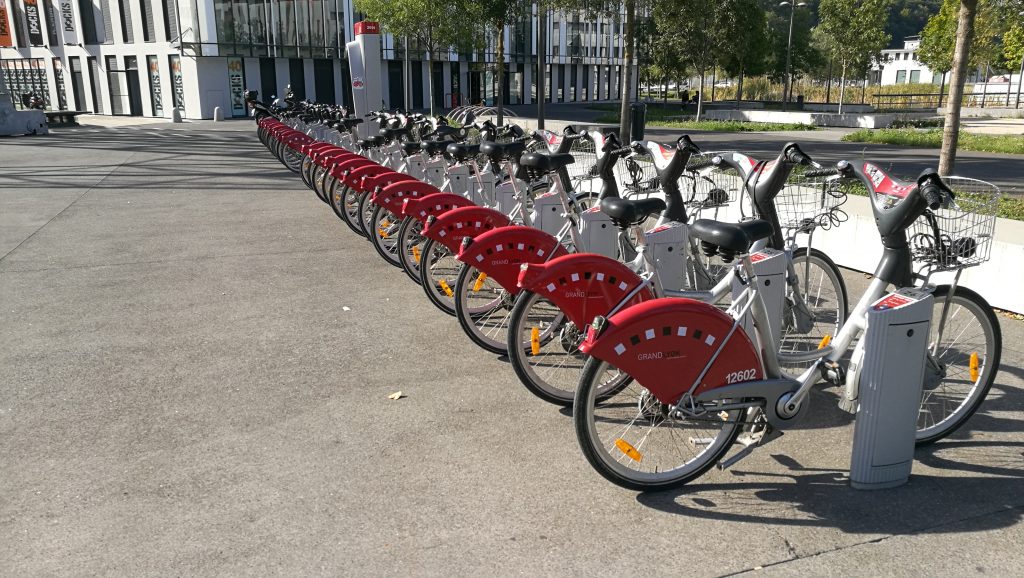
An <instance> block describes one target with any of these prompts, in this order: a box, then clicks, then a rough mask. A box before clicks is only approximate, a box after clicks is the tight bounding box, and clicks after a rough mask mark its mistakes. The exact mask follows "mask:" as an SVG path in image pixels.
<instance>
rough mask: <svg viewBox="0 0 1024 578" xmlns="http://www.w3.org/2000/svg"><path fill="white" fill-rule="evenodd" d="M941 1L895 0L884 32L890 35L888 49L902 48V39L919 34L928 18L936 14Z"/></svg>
mask: <svg viewBox="0 0 1024 578" xmlns="http://www.w3.org/2000/svg"><path fill="white" fill-rule="evenodd" d="M940 6H942V0H895V2H894V3H893V7H892V12H890V13H889V22H888V23H887V24H886V26H885V29H886V31H887V32H888V33H889V34H891V35H892V41H891V42H890V43H889V47H890V48H902V47H903V39H904V38H906V37H907V36H914V35H916V34H920V33H921V31H922V30H924V25H925V24H927V23H928V18H930V17H931V16H932V15H933V14H937V13H938V11H939V7H940Z"/></svg>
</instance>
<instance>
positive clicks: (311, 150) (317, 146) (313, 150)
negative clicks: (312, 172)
mask: <svg viewBox="0 0 1024 578" xmlns="http://www.w3.org/2000/svg"><path fill="white" fill-rule="evenodd" d="M332 148H334V145H332V144H331V143H327V142H322V141H318V140H317V141H313V142H311V143H309V144H306V145H303V147H302V152H303V153H304V154H305V155H306V156H310V157H313V158H316V155H318V154H320V153H323V152H326V151H328V150H330V149H332Z"/></svg>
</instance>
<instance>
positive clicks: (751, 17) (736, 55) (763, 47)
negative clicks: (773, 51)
mask: <svg viewBox="0 0 1024 578" xmlns="http://www.w3.org/2000/svg"><path fill="white" fill-rule="evenodd" d="M719 13H720V15H721V16H720V18H719V21H718V23H717V26H718V27H720V34H721V36H722V38H723V42H722V43H721V44H722V46H721V59H720V62H719V64H720V65H721V66H722V68H724V69H725V71H726V73H728V74H729V75H730V76H735V77H736V78H737V84H736V101H737V102H739V101H741V100H743V78H744V77H745V76H747V75H757V74H762V73H764V72H765V71H766V70H767V62H768V61H767V54H768V50H769V49H770V38H769V34H768V20H767V19H766V18H765V13H764V10H763V9H762V8H761V3H760V2H759V1H758V0H725V1H724V2H723V3H722V6H721V9H720V10H719Z"/></svg>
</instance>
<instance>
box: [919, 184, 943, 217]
mask: <svg viewBox="0 0 1024 578" xmlns="http://www.w3.org/2000/svg"><path fill="white" fill-rule="evenodd" d="M921 196H922V197H924V200H925V202H926V203H928V208H929V209H931V210H933V211H934V210H935V209H938V208H939V207H941V206H942V189H941V188H940V187H939V186H938V185H936V184H935V183H932V182H927V183H925V184H923V185H921Z"/></svg>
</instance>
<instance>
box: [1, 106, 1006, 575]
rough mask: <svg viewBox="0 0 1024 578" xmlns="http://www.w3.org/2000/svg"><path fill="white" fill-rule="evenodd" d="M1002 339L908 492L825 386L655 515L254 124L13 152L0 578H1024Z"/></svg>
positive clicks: (107, 132)
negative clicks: (964, 412)
mask: <svg viewBox="0 0 1024 578" xmlns="http://www.w3.org/2000/svg"><path fill="white" fill-rule="evenodd" d="M771 138H780V139H781V138H782V137H771V136H758V135H744V136H743V137H742V138H741V140H742V141H743V142H747V141H752V140H753V139H762V140H764V141H765V142H768V140H769V139H771ZM782 142H784V141H783V140H779V141H778V142H773V144H772V145H771V146H773V147H775V146H776V145H777V146H779V147H781V144H782ZM765 147H766V148H767V147H768V145H765ZM775 150H778V149H777V148H776V149H775ZM808 150H809V151H811V150H813V148H812V147H808ZM1007 162H1013V163H1017V165H1021V164H1024V160H1022V159H1021V158H1019V157H1017V158H1016V159H1011V160H1010V161H1007ZM1018 265H1019V264H1017V263H1015V264H1012V266H1018ZM846 280H847V283H848V285H849V288H850V293H851V298H855V297H856V296H859V294H860V292H861V290H862V289H863V288H864V287H865V286H866V282H867V279H866V277H865V275H864V274H862V273H857V272H853V271H848V272H847V276H846ZM999 319H1000V322H1001V324H1002V329H1003V339H1004V347H1005V349H1004V352H1003V365H1002V371H1001V372H1000V374H999V375H998V377H997V381H996V384H995V386H994V387H993V389H992V391H991V393H990V395H989V399H988V401H987V402H986V404H985V405H984V406H983V407H982V409H981V411H980V412H979V413H978V414H977V415H976V416H975V417H974V418H972V419H971V421H970V422H968V427H967V430H966V431H964V432H963V433H962V434H959V435H957V436H956V437H955V439H950V440H948V441H946V442H944V443H940V444H938V445H936V446H934V447H932V448H929V449H924V450H920V451H918V453H917V461H916V462H915V464H914V473H913V476H912V478H911V481H910V483H909V484H907V485H905V486H903V487H901V488H898V489H894V490H886V491H877V492H860V491H855V490H853V489H851V488H850V486H849V484H848V483H847V481H846V480H845V476H846V474H847V473H848V470H849V458H850V455H849V454H850V444H851V438H852V433H853V420H852V416H850V415H849V414H846V413H844V412H842V411H840V410H839V409H838V408H837V406H836V400H837V392H836V390H835V389H834V388H832V389H826V388H824V387H822V388H820V389H819V390H818V391H816V392H815V394H814V395H813V396H812V398H811V414H810V415H809V417H808V419H807V420H806V421H805V422H804V423H803V425H802V426H801V427H799V428H797V429H794V430H790V431H788V432H787V434H786V435H785V436H783V437H782V438H781V439H779V440H776V441H774V442H772V443H771V444H770V445H768V446H766V447H764V448H762V449H761V450H759V451H757V452H755V453H754V454H753V455H752V456H751V457H749V458H747V459H746V460H744V461H741V462H739V463H738V464H737V465H735V466H734V468H733V469H732V470H729V471H726V472H719V471H712V472H710V473H709V474H708V475H706V476H705V477H703V478H701V479H700V480H699V481H698V483H696V484H694V485H692V486H688V487H685V488H683V489H682V490H679V491H674V492H671V493H657V494H640V495H638V494H636V493H635V492H630V491H626V490H622V489H620V488H617V487H615V486H613V485H611V484H610V483H608V482H606V481H605V480H604V479H603V478H601V477H600V476H598V475H597V474H596V473H595V472H594V470H593V469H592V468H591V467H590V466H589V465H588V464H587V462H586V461H585V459H584V458H583V456H582V454H581V452H580V450H579V448H578V446H577V442H576V439H575V435H574V433H573V429H572V426H571V419H570V414H569V413H568V412H567V411H566V410H560V409H559V408H557V407H554V406H551V405H548V404H545V403H544V402H542V401H540V400H538V399H537V398H535V397H534V396H533V395H531V394H530V393H529V392H528V391H527V390H526V389H525V388H524V387H523V386H521V385H520V384H519V382H518V380H517V379H516V377H515V375H514V374H513V372H512V369H511V367H510V366H509V364H508V363H507V362H506V361H504V360H503V359H500V358H497V357H495V356H493V355H491V354H487V353H485V352H483V351H482V350H481V349H479V348H478V347H477V346H475V345H473V344H472V343H471V342H470V341H469V340H468V339H467V338H466V337H465V335H464V334H463V333H462V331H461V330H460V328H459V327H458V322H457V321H456V320H455V319H454V318H452V317H447V316H445V315H443V314H441V313H440V312H439V311H438V310H437V309H435V308H434V307H433V306H432V305H431V304H430V303H428V302H427V300H426V299H425V297H424V295H423V292H422V290H421V289H420V288H419V287H418V286H417V285H414V284H413V283H411V282H410V281H409V280H408V279H407V277H406V276H405V275H404V273H402V272H401V271H400V270H398V269H395V268H393V267H390V266H389V265H387V264H385V263H384V262H383V261H382V260H381V258H380V257H379V256H378V255H377V253H376V252H375V251H374V250H373V249H372V248H371V247H370V246H369V244H368V243H367V242H366V241H365V240H363V239H361V238H357V237H356V236H355V235H354V234H352V233H351V232H350V231H349V230H348V229H347V228H346V227H345V226H344V225H343V224H342V223H341V222H340V221H339V220H338V218H337V217H336V216H335V215H334V214H333V212H332V211H331V210H330V209H329V208H327V207H326V206H325V205H324V204H323V203H321V202H320V201H319V200H318V199H317V198H316V196H315V195H314V194H313V193H312V192H310V191H309V190H308V189H306V188H305V187H304V185H303V184H302V182H301V180H300V179H299V177H298V176H296V175H293V174H292V173H290V172H288V171H287V170H286V169H284V168H283V167H282V166H281V165H280V164H279V163H278V162H277V161H276V160H275V159H274V158H273V157H272V156H271V155H270V154H269V153H268V152H267V151H266V150H265V149H264V148H263V147H262V146H261V145H260V143H259V141H258V139H257V138H256V134H255V128H254V125H253V124H252V123H251V122H249V121H231V122H222V123H213V122H197V123H186V124H177V125H174V124H147V125H138V126H110V127H82V128H78V129H56V130H54V131H53V133H52V134H51V135H50V136H46V137H35V138H28V137H26V138H7V139H0V569H2V570H0V574H4V575H11V576H39V575H54V574H60V575H94V574H99V575H131V576H140V575H160V576H176V575H214V574H217V575H238V574H254V575H288V576H295V575H300V574H302V575H305V574H326V575H353V576H375V575H446V576H447V575H467V576H475V575H480V574H484V573H486V574H489V575H496V576H506V575H525V576H546V575H579V576H594V575H615V576H633V575H648V576H649V575H672V576H720V575H729V574H734V573H743V572H754V571H756V572H758V573H760V574H765V575H809V576H820V575H825V574H830V575H841V576H878V575H898V576H915V577H916V576H922V575H944V576H963V575H967V574H982V573H984V574H989V575H996V576H1010V575H1020V572H1021V568H1024V550H1022V549H1021V546H1020V545H1021V544H1022V543H1024V524H1022V515H1024V492H1022V491H1021V490H1022V488H1024V371H1022V369H1021V367H1022V362H1024V345H1022V343H1024V325H1022V322H1020V321H1016V320H1013V319H1011V318H1010V317H1008V316H1006V315H1002V314H1001V315H1000V316H999ZM399 390H400V391H402V392H403V393H404V394H405V395H406V396H407V397H405V398H403V399H400V400H398V401H393V400H391V399H389V398H388V396H389V394H392V393H394V392H396V391H399Z"/></svg>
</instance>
